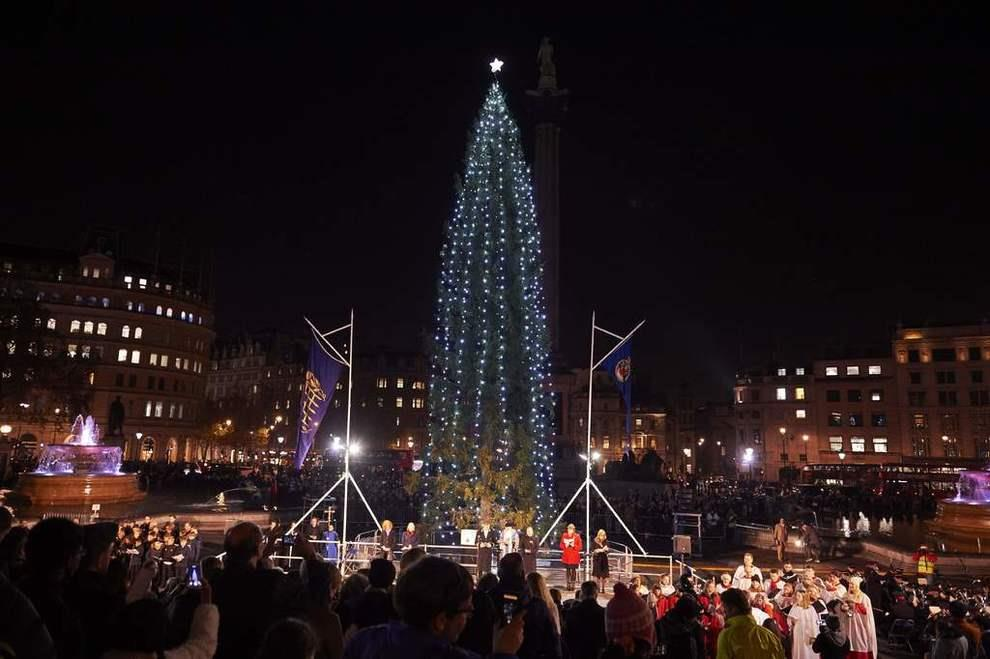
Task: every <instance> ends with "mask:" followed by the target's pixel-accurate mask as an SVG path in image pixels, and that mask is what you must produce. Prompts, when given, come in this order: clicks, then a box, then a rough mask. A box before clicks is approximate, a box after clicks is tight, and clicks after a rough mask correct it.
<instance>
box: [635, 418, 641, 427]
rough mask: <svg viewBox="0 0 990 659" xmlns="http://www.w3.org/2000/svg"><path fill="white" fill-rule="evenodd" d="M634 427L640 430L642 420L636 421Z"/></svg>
mask: <svg viewBox="0 0 990 659" xmlns="http://www.w3.org/2000/svg"><path fill="white" fill-rule="evenodd" d="M636 427H637V428H642V427H643V420H642V419H636Z"/></svg>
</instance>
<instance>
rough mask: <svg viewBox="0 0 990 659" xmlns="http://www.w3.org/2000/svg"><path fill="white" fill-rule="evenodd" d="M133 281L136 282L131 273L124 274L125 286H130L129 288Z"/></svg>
mask: <svg viewBox="0 0 990 659" xmlns="http://www.w3.org/2000/svg"><path fill="white" fill-rule="evenodd" d="M133 283H134V277H132V276H130V275H124V287H125V288H128V289H129V288H130V287H131V285H132V284H133Z"/></svg>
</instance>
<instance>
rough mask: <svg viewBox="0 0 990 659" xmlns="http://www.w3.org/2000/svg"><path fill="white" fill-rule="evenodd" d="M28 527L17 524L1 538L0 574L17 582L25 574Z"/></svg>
mask: <svg viewBox="0 0 990 659" xmlns="http://www.w3.org/2000/svg"><path fill="white" fill-rule="evenodd" d="M28 530H29V529H28V527H26V526H15V527H14V528H12V529H10V530H9V531H7V532H6V534H5V535H4V536H3V540H0V574H2V575H3V576H5V577H7V578H8V579H10V580H11V581H12V582H15V583H16V582H17V581H19V580H20V579H21V577H23V576H24V565H25V562H26V560H27V554H26V551H25V547H27V539H28Z"/></svg>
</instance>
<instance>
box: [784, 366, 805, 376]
mask: <svg viewBox="0 0 990 659" xmlns="http://www.w3.org/2000/svg"><path fill="white" fill-rule="evenodd" d="M777 375H779V376H780V377H782V378H783V377H787V369H786V368H778V369H777ZM794 375H804V368H803V367H801V366H799V367H797V368H795V369H794Z"/></svg>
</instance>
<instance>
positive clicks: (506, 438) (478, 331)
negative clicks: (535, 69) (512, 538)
mask: <svg viewBox="0 0 990 659" xmlns="http://www.w3.org/2000/svg"><path fill="white" fill-rule="evenodd" d="M493 68H495V67H494V66H493ZM530 180H531V177H530V170H529V167H528V166H527V165H526V161H525V159H524V157H523V151H522V146H521V144H520V141H519V128H518V126H517V125H516V123H515V121H514V120H513V118H512V116H511V115H510V114H509V109H508V107H507V106H506V102H505V96H504V94H503V93H502V90H501V88H500V87H499V84H498V81H497V80H496V81H494V82H493V83H492V86H491V88H490V89H489V90H488V95H487V97H486V98H485V102H484V104H483V105H482V108H481V112H480V114H479V115H478V119H477V121H476V122H475V124H474V128H473V130H472V132H471V135H470V138H469V142H468V147H467V155H466V158H465V169H464V176H463V178H462V179H459V181H458V183H457V186H456V200H455V205H454V211H453V214H452V216H451V218H450V219H449V221H448V222H447V225H446V230H445V238H444V244H443V248H442V249H441V251H440V260H441V268H440V281H439V286H438V292H437V302H436V305H437V306H436V316H435V330H434V335H433V352H432V363H431V375H430V392H429V394H430V395H429V405H430V421H429V431H430V443H429V446H428V447H427V450H426V453H425V455H424V468H423V471H422V482H421V488H422V491H423V495H424V516H423V520H422V521H423V522H425V523H427V524H429V525H431V526H433V527H434V528H435V529H436V528H440V527H444V526H448V527H449V525H451V524H452V525H454V526H455V527H458V528H465V527H470V526H473V525H476V524H478V523H480V522H481V521H485V520H487V521H490V522H492V523H493V524H501V523H504V522H506V521H512V522H514V523H515V524H516V526H517V527H523V526H525V525H529V524H532V525H533V526H534V527H536V528H542V527H543V526H545V525H547V524H549V523H550V522H551V521H552V519H553V517H552V515H553V512H554V492H553V472H552V463H551V453H550V446H549V441H548V434H549V431H550V421H551V415H552V401H551V397H550V392H549V352H550V350H549V349H550V339H549V333H548V329H547V316H546V305H545V302H544V297H543V273H542V270H543V268H542V264H541V263H542V261H541V256H540V233H539V227H538V226H537V222H536V209H535V206H534V203H533V188H532V185H531V183H530Z"/></svg>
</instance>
